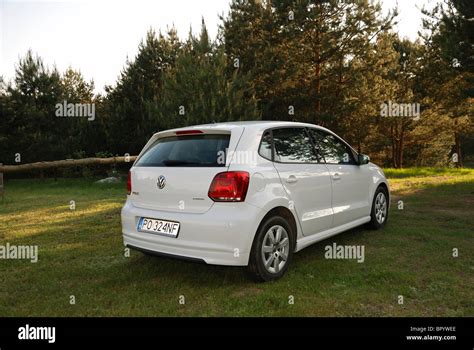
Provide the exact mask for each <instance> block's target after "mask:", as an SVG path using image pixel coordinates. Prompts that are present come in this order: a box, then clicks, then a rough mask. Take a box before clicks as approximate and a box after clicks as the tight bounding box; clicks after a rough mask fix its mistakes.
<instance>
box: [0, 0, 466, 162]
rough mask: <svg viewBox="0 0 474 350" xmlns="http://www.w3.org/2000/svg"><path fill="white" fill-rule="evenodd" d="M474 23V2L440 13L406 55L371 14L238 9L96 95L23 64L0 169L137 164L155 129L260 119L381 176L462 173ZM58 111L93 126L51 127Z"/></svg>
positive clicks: (454, 2) (32, 58)
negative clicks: (317, 130)
mask: <svg viewBox="0 0 474 350" xmlns="http://www.w3.org/2000/svg"><path fill="white" fill-rule="evenodd" d="M473 17H474V2H472V1H469V0H442V1H440V2H439V3H438V4H437V5H436V6H435V7H434V8H432V9H429V10H423V27H422V28H420V34H421V36H420V39H418V40H417V41H415V42H413V41H410V40H408V39H406V38H400V37H399V36H398V35H397V34H396V33H395V32H394V31H393V26H394V24H395V23H396V21H397V18H398V14H397V11H396V9H394V10H393V11H392V12H390V13H388V14H384V13H383V12H382V9H381V5H380V4H379V3H377V2H375V3H373V2H371V1H368V0H343V1H342V0H261V1H257V0H245V1H243V0H233V1H232V2H231V4H230V10H229V12H228V14H227V15H226V16H225V17H223V18H221V19H220V27H219V30H218V35H217V38H215V39H211V38H210V37H209V35H208V32H207V29H206V26H205V24H204V22H203V24H202V28H201V30H200V33H199V34H197V35H194V34H192V33H190V34H189V36H188V38H187V39H185V40H181V39H180V38H179V36H178V33H177V32H176V30H175V29H174V28H172V29H170V30H168V31H167V32H166V33H162V32H159V33H156V32H155V31H154V30H152V29H150V30H149V31H148V33H147V34H146V37H145V38H144V40H143V41H142V42H141V43H139V46H138V53H137V55H136V57H135V58H134V59H132V60H127V61H126V62H125V65H124V68H123V70H122V71H121V72H120V75H119V77H118V79H117V81H116V83H115V84H113V85H111V86H106V87H105V89H104V92H103V93H100V94H95V93H94V82H93V81H86V80H85V79H84V77H83V76H82V74H81V72H80V71H78V70H75V69H73V68H68V69H67V70H66V71H65V72H59V71H58V70H57V69H56V68H54V67H49V66H48V65H47V64H46V63H45V62H43V60H42V59H41V57H40V56H38V54H40V53H33V52H31V51H29V52H27V53H26V54H25V55H24V56H23V57H22V58H21V59H20V60H19V62H18V63H17V65H16V70H15V76H14V77H13V79H12V80H11V81H6V80H5V79H4V78H1V77H0V103H1V111H0V112H1V128H0V145H1V147H0V162H3V163H4V164H16V162H18V161H20V162H21V163H28V162H34V161H45V160H58V159H66V158H83V157H91V156H99V157H100V156H109V155H110V156H111V155H124V154H126V153H128V154H132V155H134V154H138V152H139V151H140V150H141V148H142V147H143V146H144V144H145V143H146V141H147V140H148V138H149V137H150V136H151V135H152V134H153V133H154V132H157V131H160V130H163V129H168V128H173V127H180V126H186V125H191V124H200V123H212V122H222V121H228V120H255V119H263V120H294V121H302V122H309V123H314V124H318V125H322V126H325V127H327V128H330V129H331V130H333V131H335V132H336V133H338V134H340V135H341V136H342V137H344V138H345V139H346V140H347V141H348V142H350V143H351V144H352V145H353V146H354V147H355V148H356V149H358V150H359V151H361V152H363V153H366V154H369V155H370V156H371V158H372V159H373V160H374V161H375V162H377V163H378V164H380V165H382V166H391V167H397V168H400V167H407V166H462V165H463V162H472V160H473V159H472V158H473V156H474V141H473V140H474V123H473V120H472V118H473V96H474V95H473V94H474V84H473V82H474V53H473V51H474V40H473V38H474V30H473V26H474V21H473V20H472V19H473ZM96 54H100V53H96ZM66 103H67V104H89V105H93V106H94V109H93V111H94V118H91V117H89V118H86V117H68V115H67V112H64V111H63V112H62V113H65V114H66V115H65V116H60V115H58V104H61V105H64V106H66ZM75 113H76V114H77V110H76V111H75ZM72 115H74V112H73V113H72V114H71V116H72Z"/></svg>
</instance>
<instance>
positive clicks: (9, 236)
mask: <svg viewBox="0 0 474 350" xmlns="http://www.w3.org/2000/svg"><path fill="white" fill-rule="evenodd" d="M386 173H387V175H388V176H389V177H390V178H391V179H390V185H391V187H392V194H393V198H392V209H391V211H390V220H389V224H388V225H387V227H385V229H383V230H381V231H370V230H366V229H365V228H358V229H354V230H351V231H348V232H346V233H343V234H340V235H338V236H335V237H333V238H330V239H327V240H325V241H323V242H320V243H318V244H316V245H313V246H311V247H309V248H307V249H305V250H303V251H301V252H300V253H298V254H296V255H295V258H294V260H293V263H292V266H291V267H290V270H289V271H288V273H287V275H286V276H285V277H284V278H283V279H281V280H279V281H276V282H272V283H263V284H262V283H260V284H256V283H254V282H252V281H250V280H249V279H248V278H247V275H246V274H245V272H244V269H242V268H238V267H220V266H208V265H201V264H195V263H189V262H184V261H180V260H173V259H166V258H151V257H147V256H144V255H142V254H141V253H138V252H132V254H131V256H130V257H128V258H127V257H124V254H123V245H122V237H121V227H120V208H121V206H122V204H123V201H124V198H125V196H124V187H125V186H124V184H118V185H98V184H94V183H93V180H58V181H57V182H55V181H54V180H46V181H33V180H15V181H8V182H7V183H6V194H5V200H4V202H3V203H2V202H1V201H0V245H5V244H6V243H7V242H9V243H10V244H15V245H31V244H35V245H38V246H39V261H38V262H37V263H36V264H34V263H30V262H29V261H24V260H0V276H1V283H0V316H474V288H473V286H474V254H473V252H474V234H473V233H474V171H473V170H455V169H444V170H439V171H438V170H436V169H406V170H401V171H399V170H387V171H386ZM71 200H74V201H75V203H76V210H75V211H71V210H70V209H69V205H70V201H71ZM399 200H402V201H403V204H404V209H403V210H398V209H397V202H398V201H399ZM333 242H337V244H346V245H365V262H364V263H357V262H356V261H355V260H327V259H325V258H324V247H325V246H326V245H330V244H332V243H333ZM453 248H458V249H459V257H457V258H454V257H452V250H453ZM71 295H74V296H75V299H76V304H75V305H71V304H70V303H69V301H70V296H71ZM181 295H183V296H184V297H185V304H184V305H181V304H180V303H179V297H180V296H181ZM290 295H291V296H293V297H294V304H293V305H291V304H289V303H288V300H289V296H290ZM399 295H403V296H404V304H403V305H399V304H398V302H397V297H398V296H399Z"/></svg>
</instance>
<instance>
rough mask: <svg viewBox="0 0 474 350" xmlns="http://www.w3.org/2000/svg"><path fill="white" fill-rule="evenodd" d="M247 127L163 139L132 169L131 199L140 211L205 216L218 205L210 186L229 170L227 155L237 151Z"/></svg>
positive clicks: (194, 132) (148, 150) (189, 133)
mask: <svg viewBox="0 0 474 350" xmlns="http://www.w3.org/2000/svg"><path fill="white" fill-rule="evenodd" d="M242 132H243V128H235V129H232V131H229V130H227V131H226V130H223V131H218V130H211V131H206V130H203V131H196V130H193V131H192V132H183V131H178V134H176V133H173V134H171V135H166V136H165V137H159V138H157V139H156V140H155V141H153V142H152V143H151V144H150V145H148V146H147V148H146V149H145V150H144V151H143V152H142V154H141V155H140V157H139V158H138V159H137V161H136V162H135V164H134V166H133V168H132V170H131V176H132V194H131V196H130V200H131V201H132V203H133V205H134V206H136V207H139V208H145V209H152V210H160V211H175V212H183V213H204V212H206V211H207V210H209V208H210V207H211V206H212V204H213V203H214V202H213V201H212V200H211V199H210V198H209V197H208V190H209V186H210V184H211V182H212V180H213V178H214V176H215V175H216V174H217V173H220V172H223V171H226V170H227V167H228V162H227V157H226V155H227V154H228V151H229V149H231V150H233V149H235V147H236V145H237V142H238V140H239V138H240V136H241V134H242Z"/></svg>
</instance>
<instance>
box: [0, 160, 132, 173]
mask: <svg viewBox="0 0 474 350" xmlns="http://www.w3.org/2000/svg"><path fill="white" fill-rule="evenodd" d="M136 158H137V156H125V157H110V158H83V159H65V160H53V161H50V162H36V163H27V164H19V165H0V173H5V174H7V173H18V172H22V171H30V170H45V169H54V168H69V167H75V166H87V165H110V164H118V163H130V164H131V163H133V162H134V161H135V159H136Z"/></svg>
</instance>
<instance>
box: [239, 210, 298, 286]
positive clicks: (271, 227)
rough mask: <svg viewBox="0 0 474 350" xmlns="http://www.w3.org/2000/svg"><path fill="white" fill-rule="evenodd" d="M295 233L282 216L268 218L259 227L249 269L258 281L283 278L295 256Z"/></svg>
mask: <svg viewBox="0 0 474 350" xmlns="http://www.w3.org/2000/svg"><path fill="white" fill-rule="evenodd" d="M294 242H295V239H294V233H293V231H292V229H291V227H290V225H289V224H288V222H287V221H286V220H285V219H284V218H282V217H281V216H274V217H271V218H269V219H267V220H266V221H265V222H264V223H263V224H262V225H261V226H260V228H259V230H258V232H257V234H256V236H255V239H254V242H253V245H252V251H251V253H250V261H249V266H248V269H249V271H250V273H251V274H252V277H254V278H255V279H256V280H258V281H272V280H276V279H279V278H281V277H282V276H283V275H284V274H285V272H286V270H287V269H288V265H289V264H290V262H291V259H292V257H293V250H294V246H295V243H294Z"/></svg>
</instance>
